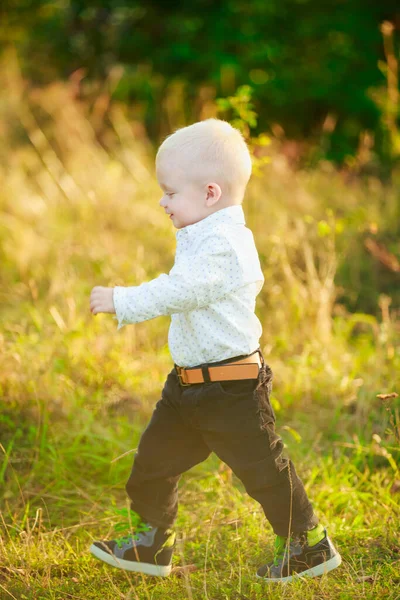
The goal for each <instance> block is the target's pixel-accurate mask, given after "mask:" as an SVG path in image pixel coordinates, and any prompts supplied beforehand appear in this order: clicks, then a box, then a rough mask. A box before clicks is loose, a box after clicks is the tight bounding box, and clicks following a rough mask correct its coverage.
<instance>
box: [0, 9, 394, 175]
mask: <svg viewBox="0 0 400 600" xmlns="http://www.w3.org/2000/svg"><path fill="white" fill-rule="evenodd" d="M397 13H398V0H386V2H384V3H382V2H381V3H379V2H369V3H366V2H365V1H364V0H349V1H348V2H340V3H338V2H337V0H327V1H325V2H324V3H323V5H322V4H321V3H319V2H317V1H316V0H302V1H298V0H270V1H269V2H260V1H257V2H248V3H245V2H243V1H242V0H231V1H229V2H228V1H227V0H223V1H221V2H212V1H211V0H193V1H192V2H190V3H183V4H182V3H177V2H172V1H165V0H162V1H161V0H157V1H153V2H151V3H149V2H146V1H145V0H135V2H133V3H132V2H131V1H129V2H128V1H127V0H124V1H122V2H118V3H115V2H111V1H110V0H103V1H102V2H98V3H96V5H93V4H92V3H89V4H88V3H84V2H78V1H77V0H71V1H70V2H58V3H56V2H43V1H42V0H35V1H34V2H30V3H25V4H24V5H23V7H21V6H19V5H18V6H17V4H15V5H12V6H9V7H8V8H7V10H6V11H4V12H3V14H2V26H1V28H0V43H1V45H2V47H3V49H7V48H8V47H10V46H12V47H15V48H16V50H17V53H18V56H19V57H20V60H21V66H22V71H23V74H24V76H25V77H26V78H27V79H29V80H31V81H35V82H40V83H41V84H46V83H49V82H51V81H53V80H56V79H58V78H60V77H61V78H67V77H69V76H72V77H73V80H74V81H75V83H76V84H78V82H79V81H80V80H81V79H82V78H85V79H86V80H87V84H88V85H87V86H85V81H84V82H83V86H80V87H81V90H80V93H86V94H87V95H88V97H89V98H92V93H93V90H94V89H95V88H96V86H97V89H101V90H102V92H103V93H106V94H107V93H109V94H111V95H113V97H114V98H115V100H121V101H123V102H124V103H126V104H127V106H128V107H129V109H130V112H131V115H132V116H135V117H137V116H139V117H140V118H141V119H144V120H145V122H146V124H147V127H148V130H149V131H150V132H151V135H152V137H153V138H154V139H156V140H158V139H160V137H162V136H163V135H164V133H165V130H166V128H167V129H168V128H169V129H170V128H171V126H172V127H173V126H175V122H174V123H171V114H169V108H168V103H167V105H166V104H165V101H164V98H165V97H166V95H168V93H169V91H170V90H171V89H172V88H173V87H174V86H175V85H176V84H178V85H180V86H181V91H182V107H181V110H182V116H183V118H184V120H185V121H187V120H189V121H194V120H197V119H198V118H199V109H200V110H201V109H202V101H201V98H202V97H203V95H204V93H206V94H208V92H204V93H203V90H206V89H207V87H208V88H209V87H210V86H211V88H212V89H213V90H214V92H213V94H211V95H217V96H223V97H225V96H228V95H229V94H233V93H234V91H235V89H236V88H237V87H240V86H244V85H245V86H247V85H251V86H254V90H255V104H256V110H257V113H258V114H259V117H260V118H259V131H258V133H262V132H264V131H267V132H271V131H273V130H274V129H275V128H276V125H277V124H278V125H279V127H280V130H281V131H282V132H284V133H285V135H286V136H287V137H288V138H289V139H292V138H296V139H304V138H305V139H307V140H309V142H310V143H311V144H312V145H313V146H316V147H317V150H316V151H315V152H313V156H314V158H315V157H316V156H317V155H319V156H325V157H327V158H328V159H330V160H334V161H337V162H340V163H342V164H343V163H345V164H346V160H347V159H348V157H352V156H354V155H356V154H357V150H358V148H359V144H360V136H361V134H363V132H365V131H368V132H372V133H373V136H374V138H375V148H374V152H375V153H377V155H378V156H381V157H383V159H384V163H385V162H386V161H387V160H388V158H389V155H390V153H391V152H393V151H394V146H395V145H398V141H396V140H398V131H397V130H396V127H395V121H396V118H397V121H398V104H396V103H394V104H393V102H388V101H386V100H385V90H386V87H387V75H388V66H387V61H388V55H387V53H386V46H387V44H386V45H385V44H384V43H383V39H382V38H383V35H385V34H384V32H383V33H382V32H381V31H380V26H381V24H382V23H383V22H386V21H388V22H395V21H396V15H397ZM386 37H387V36H386ZM385 39H386V38H385ZM388 47H389V46H388ZM390 52H391V53H392V54H391V59H390V60H391V64H393V60H392V59H394V60H395V59H396V57H397V58H398V56H399V48H398V42H395V43H392V46H390ZM391 70H392V66H391V67H390V69H389V72H390V71H391ZM85 89H86V91H84V90H85ZM194 105H196V106H197V107H198V108H197V112H194V111H196V109H195V108H194ZM394 111H395V113H396V114H397V117H396V114H394ZM172 112H173V113H175V110H174V109H172ZM387 117H389V118H391V119H392V121H391V125H390V123H389V124H388V121H387ZM172 118H173V119H176V114H175V117H174V116H173V115H172ZM168 124H169V126H168ZM178 124H179V123H178ZM332 124H333V125H332ZM396 156H397V155H396ZM307 158H308V159H310V160H311V157H307Z"/></svg>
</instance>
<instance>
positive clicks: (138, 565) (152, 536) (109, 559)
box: [90, 525, 175, 577]
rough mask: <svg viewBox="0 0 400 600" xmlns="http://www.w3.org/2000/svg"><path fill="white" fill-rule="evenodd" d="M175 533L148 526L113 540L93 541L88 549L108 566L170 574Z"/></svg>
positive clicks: (164, 574)
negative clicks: (135, 532)
mask: <svg viewBox="0 0 400 600" xmlns="http://www.w3.org/2000/svg"><path fill="white" fill-rule="evenodd" d="M174 547H175V533H174V532H173V531H172V530H171V529H160V528H158V527H152V526H151V525H148V531H144V532H141V533H137V534H136V535H127V536H125V537H122V538H119V539H117V540H111V541H101V542H93V544H92V545H91V546H90V552H91V553H92V554H93V555H94V556H96V558H99V559H100V560H102V561H104V562H106V563H107V564H108V565H112V566H113V567H118V568H119V569H124V570H125V571H136V572H138V573H146V575H156V576H159V577H166V576H167V575H169V574H170V573H171V569H172V566H171V563H172V554H173V551H174Z"/></svg>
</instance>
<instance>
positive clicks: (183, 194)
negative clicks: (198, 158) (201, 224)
mask: <svg viewBox="0 0 400 600" xmlns="http://www.w3.org/2000/svg"><path fill="white" fill-rule="evenodd" d="M193 168H195V166H193ZM157 179H158V183H159V185H160V187H161V189H162V190H163V192H164V195H163V197H162V198H161V200H160V206H162V208H164V210H165V212H166V213H167V214H168V215H170V219H171V220H172V222H173V224H174V226H175V227H176V229H181V228H182V227H186V226H187V225H192V224H193V223H197V222H198V221H201V220H202V219H204V218H205V217H207V216H208V215H209V214H210V213H211V212H212V211H211V210H210V207H209V205H208V201H207V198H208V192H207V186H204V189H203V190H202V189H201V187H200V186H199V185H195V184H194V183H193V182H192V181H191V179H190V173H187V172H186V173H185V170H184V169H182V168H179V167H177V166H176V163H175V164H174V162H173V161H172V160H170V159H168V158H167V157H163V158H162V159H160V160H159V161H158V162H157Z"/></svg>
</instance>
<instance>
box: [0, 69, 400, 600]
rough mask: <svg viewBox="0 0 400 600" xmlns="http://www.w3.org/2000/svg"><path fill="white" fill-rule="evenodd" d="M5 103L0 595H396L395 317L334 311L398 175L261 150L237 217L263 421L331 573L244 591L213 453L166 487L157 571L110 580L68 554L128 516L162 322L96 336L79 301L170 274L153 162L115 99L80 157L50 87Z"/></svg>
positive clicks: (160, 353) (263, 528) (157, 373)
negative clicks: (250, 271) (257, 285)
mask: <svg viewBox="0 0 400 600" xmlns="http://www.w3.org/2000/svg"><path fill="white" fill-rule="evenodd" d="M11 92H12V94H11ZM11 100H12V101H11ZM6 109H7V111H8V112H7V114H8V116H9V119H11V122H12V121H13V120H14V122H15V123H17V124H18V126H19V137H18V136H17V137H18V139H14V138H13V137H12V135H11V133H10V131H11V130H10V131H8V130H7V129H6V130H5V135H4V146H3V147H2V148H1V156H2V159H3V160H2V163H1V166H0V182H1V185H0V207H1V219H0V242H1V244H0V260H1V272H0V283H1V287H0V305H1V312H0V322H1V330H0V364H1V366H2V368H1V370H0V396H1V406H0V443H1V445H0V452H1V454H2V460H1V462H0V501H1V505H0V506H1V524H0V527H1V540H0V598H1V600H3V598H4V600H9V598H14V599H17V600H27V599H29V600H40V599H46V600H48V599H54V600H55V599H57V600H69V599H80V600H83V599H84V600H90V599H102V600H106V599H107V600H108V599H111V598H112V599H115V598H121V599H126V600H128V599H139V598H140V599H142V598H143V599H154V600H155V599H158V598H160V599H161V598H163V599H176V600H178V599H183V598H188V599H203V598H205V599H209V600H222V599H228V598H229V599H234V600H261V599H263V598H276V599H281V598H291V599H298V600H300V599H301V600H308V599H311V598H321V599H322V598H323V599H326V600H331V599H341V600H345V599H346V600H347V599H350V598H352V599H353V598H355V599H359V598H360V599H361V598H362V599H371V600H372V599H374V600H375V599H382V600H384V599H385V600H387V599H396V598H397V599H398V598H400V545H399V533H400V531H399V530H400V528H399V516H400V514H399V513H400V511H399V498H400V473H399V468H398V464H399V456H400V418H399V402H398V399H390V398H389V399H387V400H382V399H381V398H378V397H377V396H378V395H379V394H388V393H391V392H396V391H397V392H398V391H399V386H398V382H399V379H398V373H399V372H400V352H399V350H400V339H399V338H400V336H399V333H400V314H399V309H398V307H397V306H396V305H395V303H394V302H393V301H392V300H391V298H390V297H389V296H388V295H384V294H379V292H377V291H376V290H375V296H374V295H372V296H371V303H372V305H373V306H374V308H375V310H374V311H372V312H371V314H366V313H362V312H356V313H355V312H349V310H348V308H346V303H345V302H344V301H342V298H344V297H347V298H348V299H350V300H351V299H352V298H353V299H354V298H357V296H358V295H359V294H360V293H361V292H360V290H362V289H363V286H365V280H364V279H365V277H366V276H367V277H368V275H366V271H365V260H366V259H365V252H366V250H365V248H364V246H363V239H364V237H365V235H369V234H370V233H371V232H374V231H381V230H385V231H387V232H388V234H391V233H392V234H393V232H395V231H396V228H398V223H399V220H400V214H399V211H400V208H399V207H400V198H399V187H398V182H397V181H396V180H394V182H393V185H392V186H383V185H382V184H381V183H380V182H379V181H378V180H377V179H376V178H374V177H370V178H367V179H366V180H363V181H361V180H359V179H357V178H356V177H354V178H351V180H349V179H345V178H344V177H343V176H342V175H340V174H339V173H337V172H336V171H335V170H334V169H333V167H332V166H331V165H329V164H327V163H326V164H322V165H321V167H320V168H318V169H317V170H314V171H312V172H305V171H304V172H303V171H300V172H297V173H293V172H292V171H290V170H289V169H288V168H287V166H286V165H285V162H284V161H283V159H282V158H281V157H279V156H274V157H273V159H272V161H271V163H270V164H269V165H268V166H267V167H266V168H265V171H264V172H263V175H262V177H258V178H253V179H252V181H251V183H250V186H249V188H248V193H247V196H246V200H245V204H244V210H245V214H246V217H247V223H248V225H249V226H250V227H251V228H252V230H253V232H254V236H255V239H256V243H257V247H258V249H259V253H260V258H261V262H262V267H263V270H264V273H265V278H266V283H265V285H264V288H263V290H262V292H261V294H260V295H259V297H258V301H257V314H258V316H259V318H260V320H261V322H262V324H263V331H264V332H263V337H262V339H261V347H262V348H263V351H264V353H265V356H266V358H267V361H268V363H269V364H270V366H271V368H272V370H273V372H274V391H273V398H272V401H273V405H274V408H275V411H276V413H277V419H278V422H277V426H278V429H279V432H280V433H281V435H282V437H283V438H284V441H285V444H286V448H287V451H288V453H289V454H290V456H291V457H292V459H293V461H294V462H295V464H296V468H297V470H298V472H299V473H300V474H301V476H302V478H303V480H304V483H305V485H306V488H307V491H308V493H309V495H310V498H311V499H312V502H313V504H314V507H315V510H316V512H317V514H318V515H319V516H320V518H321V521H322V522H323V523H324V524H326V526H327V527H328V532H329V534H330V536H331V537H332V538H333V540H334V541H335V543H336V545H337V546H338V549H339V551H340V553H341V554H342V557H343V564H342V566H341V567H340V568H339V569H337V570H336V571H334V572H333V573H332V574H331V575H329V576H327V577H322V578H320V579H318V580H311V581H299V582H296V583H293V584H288V585H286V586H284V587H273V588H269V587H268V586H266V585H265V584H263V583H262V582H259V581H258V580H257V579H255V576H254V573H255V570H256V568H257V567H258V566H259V565H260V564H262V563H264V562H265V561H266V559H268V558H270V556H271V547H272V543H273V539H274V538H273V534H272V531H271V528H270V527H269V525H268V523H266V521H265V519H264V518H263V515H262V512H261V509H260V507H259V506H258V505H257V504H256V503H255V502H254V501H253V500H252V499H250V498H249V497H247V496H246V495H245V493H244V490H243V487H242V485H241V483H240V482H239V481H238V480H236V479H235V477H234V476H233V477H232V474H231V472H230V471H229V469H227V468H226V467H225V466H224V465H222V464H221V463H220V462H219V461H218V460H217V459H216V458H215V457H213V456H212V457H210V458H209V459H208V460H207V461H206V462H205V463H203V464H201V465H199V466H197V467H196V468H194V469H193V470H191V471H190V472H188V473H185V474H184V475H183V477H182V481H181V487H180V490H181V494H180V498H181V506H180V512H179V517H178V522H177V531H178V539H179V542H178V552H177V553H176V556H175V561H174V567H175V568H174V571H173V574H172V575H171V577H170V578H167V579H165V580H158V579H151V578H146V577H144V576H143V577H142V576H140V575H129V574H126V573H124V572H120V571H118V570H116V569H112V568H111V567H107V566H105V565H103V564H102V563H100V562H98V561H96V560H95V559H94V558H93V557H92V556H91V555H90V554H89V553H88V548H89V546H90V544H91V542H92V540H95V539H98V538H99V537H101V538H107V537H109V536H112V535H114V527H115V526H116V525H117V524H118V523H120V521H121V516H120V514H119V513H118V509H122V508H124V507H126V506H127V500H126V496H125V491H124V484H125V481H126V479H127V477H128V475H129V471H130V468H131V463H132V459H133V455H134V451H135V448H136V447H137V444H138V440H139V437H140V433H141V431H143V428H144V427H145V425H146V422H147V420H148V418H149V416H150V415H151V412H152V409H153V407H154V404H155V402H156V401H157V400H158V399H159V395H160V391H161V388H162V386H163V382H164V379H165V377H166V374H167V373H168V371H169V370H170V369H171V367H172V361H171V358H170V356H169V353H168V348H167V345H166V340H167V331H168V322H169V320H168V318H160V319H156V320H153V321H149V322H146V323H141V324H138V325H130V326H127V327H124V328H123V329H122V330H120V331H119V332H118V333H117V331H116V321H115V320H113V319H112V317H111V316H110V315H97V316H96V317H93V316H92V315H91V313H90V308H89V294H90V290H91V289H92V287H93V286H95V285H105V286H113V285H136V284H138V283H140V282H142V281H145V280H148V279H151V278H153V277H154V276H156V275H157V274H159V273H160V272H165V271H168V270H169V269H170V268H171V266H172V264H173V256H174V246H175V236H174V231H173V229H172V225H171V223H170V222H169V221H167V220H166V218H165V216H164V214H163V211H162V210H161V209H160V208H159V207H158V200H159V198H160V190H159V188H158V186H157V183H156V180H155V177H154V168H153V156H154V150H153V149H152V148H151V146H150V145H149V144H148V143H147V142H146V140H144V139H142V137H141V134H140V132H141V129H140V127H139V125H138V124H134V125H133V126H131V125H130V124H129V123H128V122H127V121H126V119H125V117H124V113H123V111H122V110H121V109H118V108H115V110H114V111H112V112H111V115H110V131H109V136H110V140H111V141H108V140H107V139H106V140H105V141H104V140H103V142H104V143H103V144H100V143H99V141H98V139H97V137H96V136H95V133H94V131H95V117H96V113H95V112H92V113H91V115H88V114H87V112H86V111H85V108H84V107H83V106H81V105H80V104H79V102H78V101H76V100H74V99H73V98H72V96H71V94H70V91H69V89H68V88H67V87H64V86H62V85H61V84H54V86H51V87H50V88H48V89H47V90H45V92H43V93H42V94H40V93H39V92H36V95H34V96H32V97H31V98H30V99H29V101H28V100H27V99H26V97H25V95H24V93H23V90H22V89H21V88H20V87H19V86H18V81H17V82H16V83H15V85H14V87H13V89H12V90H11V91H10V101H9V103H8V104H7V106H6V107H5V106H4V105H2V110H3V111H4V110H6ZM346 277H347V279H346ZM339 280H340V281H341V283H340V285H339V283H338V281H339ZM343 281H344V282H345V284H343ZM343 286H345V287H343ZM372 291H374V290H372ZM371 293H372V292H371Z"/></svg>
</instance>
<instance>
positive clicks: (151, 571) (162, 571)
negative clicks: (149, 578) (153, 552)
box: [89, 544, 172, 577]
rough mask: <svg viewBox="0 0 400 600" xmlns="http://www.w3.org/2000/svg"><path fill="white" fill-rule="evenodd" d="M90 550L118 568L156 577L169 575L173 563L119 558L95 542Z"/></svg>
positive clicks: (97, 556)
mask: <svg viewBox="0 0 400 600" xmlns="http://www.w3.org/2000/svg"><path fill="white" fill-rule="evenodd" d="M89 550H90V552H91V553H92V554H93V556H95V557H96V558H98V559H100V560H102V561H103V562H105V563H107V564H108V565H111V566H112V567H117V568H118V569H123V570H124V571H132V572H135V573H145V575H155V576H156V577H168V575H169V574H170V573H171V569H172V565H166V566H163V565H153V564H151V563H143V562H134V561H132V560H124V559H123V558H117V557H116V556H114V555H113V554H110V553H109V552H106V551H105V550H101V548H99V547H98V546H95V545H94V544H92V545H91V546H90V548H89Z"/></svg>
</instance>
